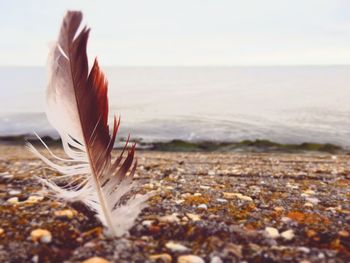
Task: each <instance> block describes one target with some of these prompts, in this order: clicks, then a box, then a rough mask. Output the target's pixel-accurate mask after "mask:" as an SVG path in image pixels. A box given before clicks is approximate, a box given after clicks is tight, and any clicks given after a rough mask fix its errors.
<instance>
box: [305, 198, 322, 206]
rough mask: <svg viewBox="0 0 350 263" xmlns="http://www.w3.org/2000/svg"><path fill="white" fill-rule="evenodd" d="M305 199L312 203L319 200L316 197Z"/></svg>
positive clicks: (315, 203)
mask: <svg viewBox="0 0 350 263" xmlns="http://www.w3.org/2000/svg"><path fill="white" fill-rule="evenodd" d="M306 201H307V202H309V203H311V204H314V205H317V204H318V202H320V200H319V199H318V198H316V197H306Z"/></svg>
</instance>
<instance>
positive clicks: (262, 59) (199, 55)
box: [0, 0, 350, 66]
mask: <svg viewBox="0 0 350 263" xmlns="http://www.w3.org/2000/svg"><path fill="white" fill-rule="evenodd" d="M67 9H78V10H82V11H83V12H84V18H85V21H84V22H85V23H87V24H88V25H89V26H90V27H91V28H92V32H91V35H90V40H89V50H88V51H89V56H90V57H91V58H93V57H94V56H96V55H97V56H98V58H99V60H100V63H101V64H102V65H128V66H133V65H137V66H158V65H178V66H191V65H203V66H204V65H310V64H312V65H325V64H326V65H328V64H350V1H349V0H244V1H243V0H172V1H170V0H138V1H137V0H123V1H119V0H111V1H92V0H80V1H73V0H66V1H63V0H60V1H47V0H22V1H20V0H7V1H6V0H0V65H44V64H45V63H46V55H47V53H48V44H49V43H50V41H52V40H54V39H55V38H56V36H57V33H58V29H59V25H60V23H61V19H62V17H63V15H64V13H65V11H66V10H67Z"/></svg>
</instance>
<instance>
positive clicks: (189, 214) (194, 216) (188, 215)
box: [186, 213, 201, 221]
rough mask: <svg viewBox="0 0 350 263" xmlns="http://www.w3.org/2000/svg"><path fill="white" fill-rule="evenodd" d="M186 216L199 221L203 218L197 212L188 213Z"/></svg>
mask: <svg viewBox="0 0 350 263" xmlns="http://www.w3.org/2000/svg"><path fill="white" fill-rule="evenodd" d="M186 216H187V217H188V218H189V219H191V220H192V221H199V220H201V217H200V216H199V215H196V214H191V213H186Z"/></svg>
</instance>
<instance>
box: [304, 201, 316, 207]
mask: <svg viewBox="0 0 350 263" xmlns="http://www.w3.org/2000/svg"><path fill="white" fill-rule="evenodd" d="M304 206H305V207H309V208H312V207H314V205H313V204H312V203H310V202H306V203H305V204H304Z"/></svg>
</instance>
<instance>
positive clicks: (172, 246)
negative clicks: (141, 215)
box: [165, 241, 189, 252]
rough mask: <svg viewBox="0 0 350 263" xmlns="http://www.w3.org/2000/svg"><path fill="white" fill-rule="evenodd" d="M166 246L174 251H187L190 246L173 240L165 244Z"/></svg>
mask: <svg viewBox="0 0 350 263" xmlns="http://www.w3.org/2000/svg"><path fill="white" fill-rule="evenodd" d="M165 247H166V248H167V249H169V250H171V251H173V252H185V251H188V250H189V248H188V247H185V246H184V245H181V244H179V243H174V242H172V241H170V242H168V243H166V244H165Z"/></svg>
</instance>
